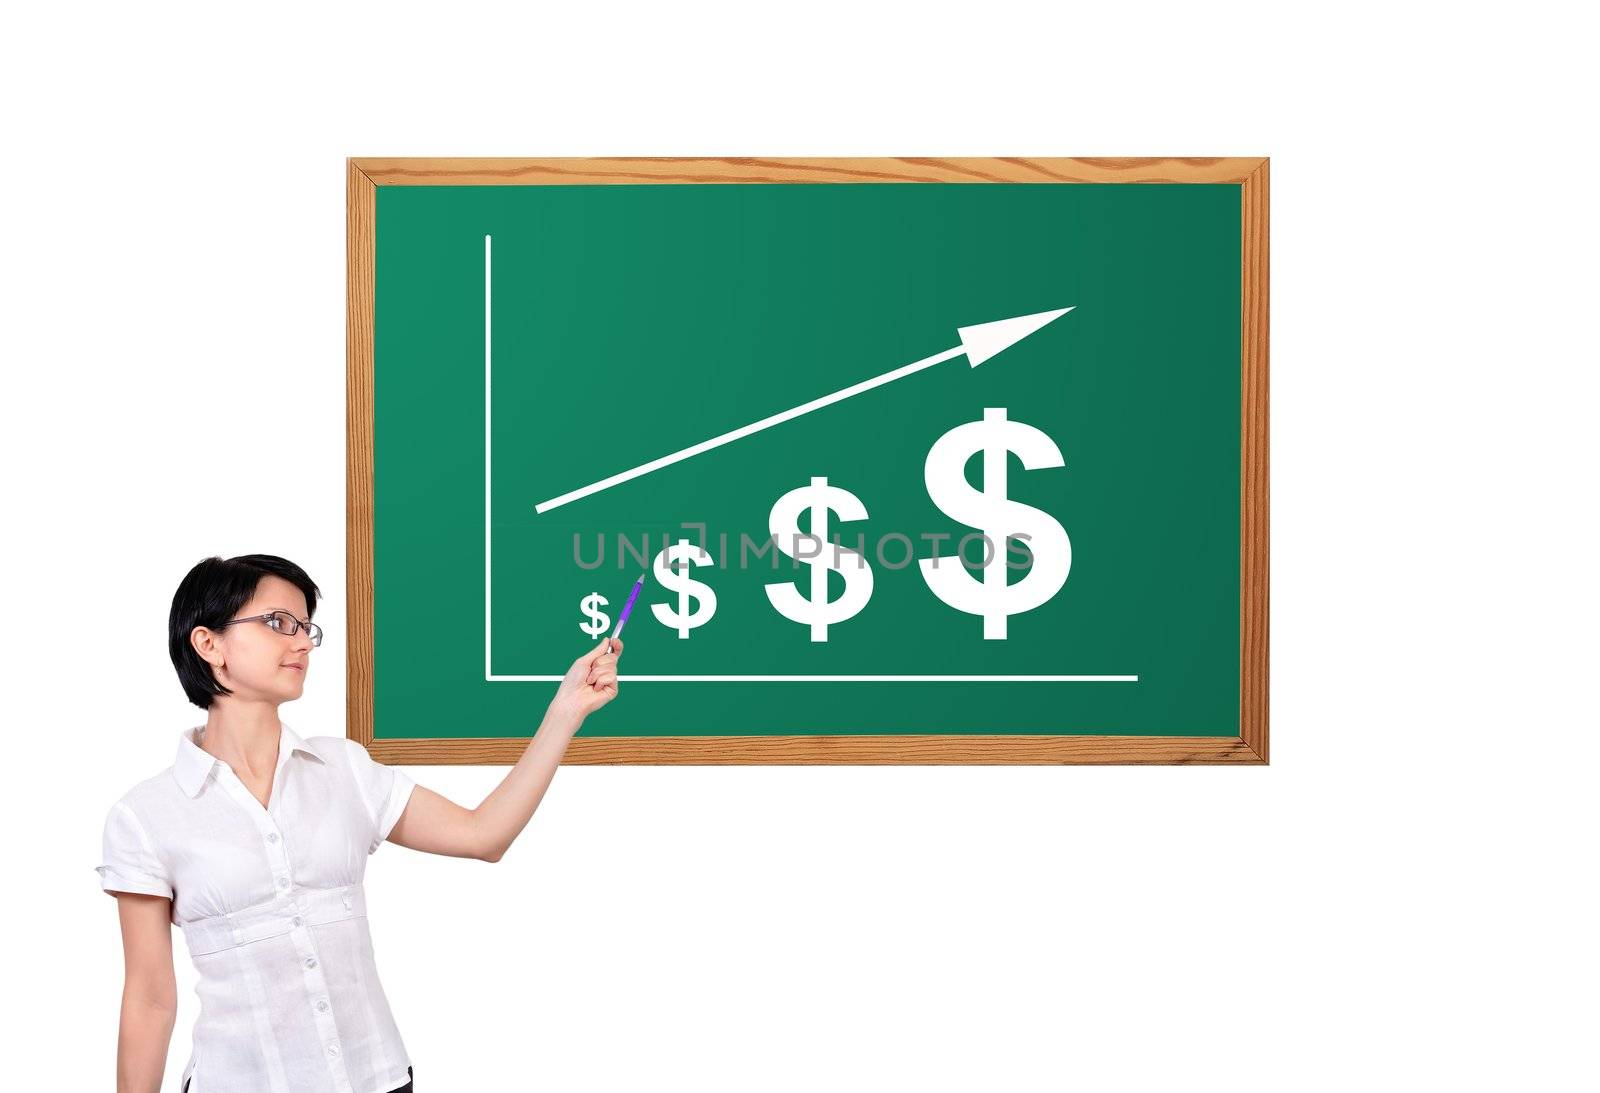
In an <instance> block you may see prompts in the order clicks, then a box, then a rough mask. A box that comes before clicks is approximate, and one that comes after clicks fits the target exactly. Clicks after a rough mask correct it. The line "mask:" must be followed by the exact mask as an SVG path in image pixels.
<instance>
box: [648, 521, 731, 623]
mask: <svg viewBox="0 0 1600 1093" xmlns="http://www.w3.org/2000/svg"><path fill="white" fill-rule="evenodd" d="M680 563H681V564H682V565H683V568H682V569H681V570H680V569H677V568H675V567H676V566H677V565H678V564H680ZM691 564H693V565H710V564H711V555H709V554H707V553H706V552H705V551H703V550H701V549H700V548H699V547H697V546H695V545H694V544H693V543H691V542H689V540H687V539H679V540H678V541H677V542H676V543H674V544H672V546H670V547H668V548H667V549H666V550H663V551H662V552H661V553H660V554H657V555H656V560H655V566H654V568H655V572H656V580H657V581H660V582H661V586H662V587H663V588H669V589H671V590H672V591H674V592H676V593H677V594H678V609H677V610H676V611H674V610H673V609H672V608H671V607H668V606H667V605H666V604H661V603H653V604H651V605H650V610H651V611H654V612H655V616H656V618H658V619H660V620H661V624H662V625H663V626H666V627H668V628H669V629H673V630H676V631H677V632H678V637H680V638H686V637H688V636H689V631H690V630H692V629H694V628H695V627H696V626H704V625H705V624H706V623H708V622H710V621H711V616H712V615H714V614H716V612H717V594H716V593H715V592H714V591H712V589H711V586H710V585H708V584H705V583H704V582H702V581H697V580H695V579H694V578H693V577H691V576H690V575H689V572H690V570H689V566H690V565H691ZM691 597H693V598H696V599H698V600H699V601H700V602H699V603H698V604H697V605H696V607H695V609H694V611H693V612H692V613H691V612H690V611H689V600H690V598H691Z"/></svg>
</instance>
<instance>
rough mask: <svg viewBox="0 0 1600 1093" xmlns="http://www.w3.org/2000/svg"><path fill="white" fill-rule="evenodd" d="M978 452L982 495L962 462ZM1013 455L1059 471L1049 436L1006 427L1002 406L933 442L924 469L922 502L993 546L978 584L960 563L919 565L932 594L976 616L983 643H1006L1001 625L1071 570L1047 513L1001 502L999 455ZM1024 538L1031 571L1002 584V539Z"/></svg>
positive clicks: (1068, 552) (1066, 543) (1063, 535)
mask: <svg viewBox="0 0 1600 1093" xmlns="http://www.w3.org/2000/svg"><path fill="white" fill-rule="evenodd" d="M975 452H982V453H983V490H982V491H981V492H980V491H978V490H975V489H973V488H972V486H971V485H970V484H969V483H968V482H967V476H966V470H965V468H966V465H967V460H968V459H969V458H970V457H971V456H972V455H973V453H975ZM1007 452H1016V453H1017V455H1018V456H1020V457H1021V458H1022V465H1023V466H1024V467H1026V468H1027V469H1028V470H1030V471H1031V470H1037V469H1039V468H1041V467H1059V466H1061V465H1062V460H1061V450H1060V449H1059V448H1057V447H1056V444H1055V441H1053V440H1051V439H1050V438H1049V436H1047V435H1046V434H1044V433H1042V432H1040V431H1039V430H1038V429H1035V428H1034V427H1033V426H1032V425H1026V424H1024V423H1022V422H1020V421H1008V420H1006V411H1005V407H1003V406H1002V407H993V406H990V407H985V408H984V411H983V420H982V421H969V422H967V423H966V424H964V425H957V426H956V427H955V428H954V429H951V430H950V431H949V432H947V433H945V434H944V435H943V436H941V437H940V438H939V439H938V440H936V441H934V442H933V447H932V448H929V449H928V458H927V461H926V463H924V464H923V468H922V475H923V480H924V481H925V482H926V484H927V487H928V497H929V498H930V499H931V500H932V501H933V503H934V504H935V505H938V506H939V510H940V511H941V512H943V513H944V514H945V515H946V516H949V517H951V518H952V519H955V520H960V521H961V522H962V523H964V524H970V525H971V526H973V527H976V528H980V529H981V530H982V531H983V533H984V534H985V535H986V536H987V537H988V539H989V542H990V543H991V544H993V546H992V548H989V549H987V550H986V553H987V554H988V555H989V561H988V564H987V565H985V566H984V569H983V579H982V580H981V581H980V580H979V579H978V578H976V577H974V576H973V575H972V573H971V572H970V571H969V570H968V569H967V567H966V566H965V565H963V564H962V562H961V559H960V557H955V558H950V557H943V558H940V559H938V563H939V564H937V565H935V564H934V561H935V560H934V559H932V558H923V559H921V560H920V561H919V562H918V565H920V566H921V568H922V578H923V580H925V581H927V582H928V587H929V588H931V589H933V594H934V595H935V596H938V597H939V598H940V599H941V600H943V601H944V602H945V603H947V604H949V605H950V606H951V607H954V608H955V609H956V610H957V611H965V612H966V613H967V614H969V615H982V616H983V636H984V637H985V638H1000V639H1003V638H1004V637H1005V636H1006V619H1007V618H1009V617H1010V616H1012V615H1019V614H1021V613H1022V612H1024V611H1032V610H1033V609H1034V608H1035V607H1038V606H1039V605H1040V604H1042V603H1044V602H1045V601H1046V600H1048V599H1049V598H1050V597H1051V596H1054V595H1055V594H1056V593H1057V592H1059V591H1060V590H1061V586H1062V585H1063V584H1065V583H1066V580H1067V572H1068V570H1070V569H1071V568H1072V540H1070V539H1069V538H1067V532H1066V529H1064V528H1063V527H1062V526H1061V525H1060V524H1058V523H1056V521H1055V518H1054V517H1052V516H1051V515H1050V514H1049V513H1047V512H1041V511H1040V510H1039V509H1036V508H1034V507H1033V506H1032V505H1024V504H1022V503H1021V502H1018V501H1009V500H1007V499H1006V453H1007ZM1016 535H1027V536H1028V549H1029V552H1030V553H1031V554H1032V555H1033V564H1032V566H1031V567H1030V568H1029V570H1028V574H1027V576H1025V577H1024V578H1023V579H1022V580H1020V581H1018V582H1017V583H1016V584H1012V585H1008V584H1006V572H1007V569H1006V545H1007V537H1008V536H1016Z"/></svg>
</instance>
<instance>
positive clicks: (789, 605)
mask: <svg viewBox="0 0 1600 1093" xmlns="http://www.w3.org/2000/svg"><path fill="white" fill-rule="evenodd" d="M807 508H809V509H810V510H811V533H810V534H811V536H812V537H814V538H815V539H816V540H817V541H818V543H819V544H820V549H819V550H818V551H817V553H816V554H814V555H809V556H808V557H805V558H801V559H800V560H801V561H804V562H805V563H806V564H807V565H809V566H810V567H811V595H810V596H809V597H806V596H802V595H801V594H800V591H799V589H797V588H796V587H795V586H794V583H793V582H787V583H784V584H769V585H767V586H766V590H767V599H769V600H771V601H772V606H773V607H775V608H777V609H778V613H779V614H780V615H782V616H783V617H784V618H786V619H792V620H793V621H795V622H798V623H802V624H807V623H809V624H810V626H811V640H812V641H827V640H828V625H829V624H830V623H835V622H844V621H845V620H846V619H848V618H851V617H853V616H854V615H855V614H856V613H857V612H859V611H860V610H861V609H862V608H863V607H865V606H867V601H868V600H870V599H871V598H872V568H871V567H870V566H868V565H866V564H865V559H863V558H862V556H861V554H860V553H859V552H858V551H854V550H851V549H850V548H849V547H845V546H841V545H839V544H837V543H830V542H828V512H829V511H830V510H832V511H834V512H837V513H838V514H839V516H840V518H841V519H844V520H865V519H866V518H867V508H866V506H865V505H863V504H862V503H861V499H860V498H858V497H857V496H856V495H855V494H853V493H851V492H850V491H849V490H847V489H844V488H843V487H842V486H830V485H828V480H827V479H826V478H822V477H818V478H813V479H812V480H811V485H809V486H800V487H798V488H796V489H792V490H790V491H789V492H788V493H786V494H784V495H783V496H782V497H780V498H778V500H777V503H776V504H774V505H773V506H772V512H771V513H770V514H769V515H768V517H767V525H768V527H769V528H770V529H771V531H772V536H773V541H774V542H775V543H776V544H777V547H778V549H779V550H781V551H783V553H785V554H787V555H788V556H789V557H791V558H799V557H800V538H801V535H800V513H801V511H802V510H803V509H807ZM785 541H788V542H789V543H791V544H793V549H790V548H789V547H786V546H784V543H785ZM847 560H848V562H849V564H848V565H846V562H847ZM830 569H837V570H839V572H840V573H842V574H843V575H844V594H843V595H842V596H840V597H839V598H838V599H837V600H833V601H831V602H830V601H829V599H828V571H829V570H830Z"/></svg>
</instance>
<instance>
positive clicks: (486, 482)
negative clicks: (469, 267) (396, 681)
mask: <svg viewBox="0 0 1600 1093" xmlns="http://www.w3.org/2000/svg"><path fill="white" fill-rule="evenodd" d="M489 239H490V237H489V236H487V235H486V236H484V237H483V678H484V679H485V680H486V681H487V680H488V679H489V677H490V676H491V675H493V674H494V657H493V655H492V654H491V652H490V642H491V641H492V640H493V637H494V622H493V616H492V615H491V614H490V610H491V608H490V604H491V603H492V602H493V596H492V594H491V588H490V579H491V577H492V575H493V573H494V571H493V570H492V569H491V568H490V564H489V563H490V547H491V545H492V543H493V540H494V519H493V509H492V507H491V506H492V505H493V498H494V490H493V487H492V486H491V485H490V477H489V474H490V454H491V452H492V451H493V445H492V444H491V443H490V431H491V430H492V428H493V427H494V418H493V415H492V414H490V412H489V407H490V402H489V363H490V354H489V330H490V325H489V296H490V292H489V287H490V281H489V275H490V270H491V265H490V261H489Z"/></svg>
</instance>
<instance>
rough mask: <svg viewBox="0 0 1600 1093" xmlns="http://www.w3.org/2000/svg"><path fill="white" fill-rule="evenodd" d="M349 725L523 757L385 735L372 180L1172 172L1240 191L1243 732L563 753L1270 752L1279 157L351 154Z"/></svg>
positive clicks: (385, 754)
mask: <svg viewBox="0 0 1600 1093" xmlns="http://www.w3.org/2000/svg"><path fill="white" fill-rule="evenodd" d="M347 169H348V170H347V186H348V189H347V199H348V228H347V251H346V260H347V264H348V278H349V279H348V289H347V318H346V324H347V325H346V331H347V340H346V362H347V367H346V396H347V408H346V431H347V439H348V447H347V455H346V476H347V477H346V489H347V503H346V520H347V529H346V530H347V532H348V540H347V547H346V565H347V594H346V604H347V613H348V626H349V631H350V649H349V660H348V669H347V677H348V686H349V697H348V714H349V720H348V726H349V728H348V731H349V735H350V737H351V738H352V739H356V740H359V741H361V743H362V744H364V745H366V747H367V748H368V750H369V751H370V752H371V753H372V755H373V757H374V758H375V759H378V760H380V761H381V762H386V763H425V764H431V763H490V764H494V763H499V764H511V763H515V762H516V761H517V759H518V758H519V757H520V756H521V755H522V753H523V751H524V750H525V749H526V747H527V745H528V738H527V737H520V738H518V737H505V738H499V737H479V738H466V739H450V740H442V739H431V740H374V739H373V735H372V729H373V726H372V717H373V704H372V687H373V614H372V612H373V602H372V597H373V586H372V575H373V568H372V517H373V507H372V505H373V503H372V497H373V493H372V491H373V420H372V413H373V396H372V391H373V366H374V360H373V334H374V321H375V316H374V304H375V300H374V284H375V281H374V276H375V250H374V248H375V242H376V238H377V235H376V229H377V224H376V220H377V187H379V186H405V185H430V186H437V185H442V184H453V185H467V186H494V185H515V186H529V185H538V184H541V183H564V184H573V183H583V184H606V183H639V182H657V183H705V182H728V183H737V182H747V183H748V182H756V183H760V182H1061V183H1072V182H1128V183H1141V182H1175V183H1185V182H1187V183H1200V182H1210V183H1235V184H1237V185H1238V186H1239V191H1240V202H1241V205H1240V209H1241V216H1240V228H1241V240H1240V243H1241V250H1240V254H1241V258H1242V261H1241V263H1240V271H1239V276H1240V288H1241V296H1240V299H1241V309H1240V316H1239V322H1240V329H1241V344H1242V347H1243V353H1242V355H1241V359H1240V362H1239V368H1240V372H1239V374H1240V398H1241V415H1240V422H1241V435H1240V478H1239V488H1240V498H1239V500H1240V559H1239V574H1240V588H1239V592H1240V596H1239V644H1240V660H1239V664H1240V680H1239V721H1240V725H1239V735H1238V736H1228V737H1218V736H1211V737H1205V736H1201V737H1188V736H1101V735H1070V736H1032V735H984V736H977V735H966V736H951V735H942V734H939V735H921V736H902V735H895V736H766V737H744V736H678V737H651V738H627V739H616V738H610V739H608V738H596V739H585V738H582V737H578V738H575V739H573V741H572V742H571V743H570V744H569V745H568V747H567V751H566V755H565V757H564V759H563V761H564V762H567V763H686V764H735V763H767V764H793V763H852V764H882V763H888V764H934V763H961V764H987V763H1033V764H1039V763H1124V764H1126V763H1146V764H1177V763H1230V764H1257V765H1264V764H1266V763H1267V761H1268V752H1267V723H1268V686H1267V682H1268V643H1267V620H1268V568H1267V547H1268V532H1267V520H1268V475H1267V467H1268V461H1267V452H1268V368H1267V327H1268V323H1267V296H1268V245H1267V203H1268V174H1267V170H1268V161H1267V160H1266V159H1265V158H1260V157H1252V158H1218V159H1055V158H1046V159H1021V158H1003V159H964V158H963V159H931V158H921V157H917V158H892V159H834V158H823V159H769V158H764V157H761V158H756V157H749V158H745V157H730V158H699V157H644V156H638V157H618V158H607V159H384V158H366V157H362V158H351V159H349V160H348V161H347Z"/></svg>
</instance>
